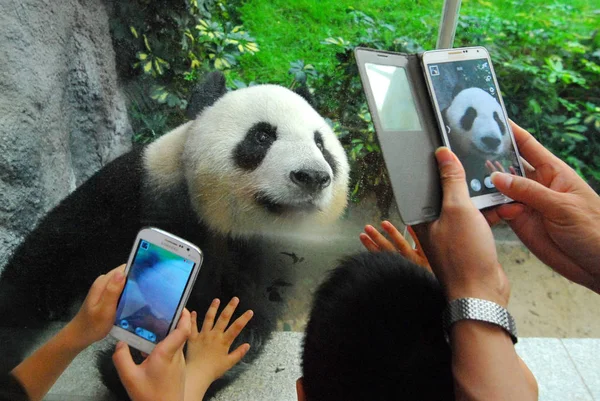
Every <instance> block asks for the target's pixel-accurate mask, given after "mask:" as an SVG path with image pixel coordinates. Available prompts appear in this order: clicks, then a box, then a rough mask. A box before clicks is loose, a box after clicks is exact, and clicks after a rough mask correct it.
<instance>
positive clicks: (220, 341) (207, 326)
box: [185, 297, 253, 401]
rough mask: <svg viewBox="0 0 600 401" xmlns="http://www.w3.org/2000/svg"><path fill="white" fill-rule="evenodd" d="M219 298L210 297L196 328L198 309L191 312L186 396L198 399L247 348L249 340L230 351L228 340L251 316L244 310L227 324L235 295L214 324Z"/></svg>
mask: <svg viewBox="0 0 600 401" xmlns="http://www.w3.org/2000/svg"><path fill="white" fill-rule="evenodd" d="M219 303H220V301H219V300H218V299H215V300H213V302H212V303H211V305H210V307H209V308H208V311H207V312H206V315H205V317H204V322H203V323H202V329H201V330H200V331H198V323H197V313H196V312H192V324H191V326H192V327H191V334H190V338H189V340H188V346H187V350H186V364H187V366H186V371H187V377H186V382H185V400H186V401H192V400H201V399H202V398H203V397H204V394H205V393H206V390H208V387H209V386H210V385H211V384H212V382H214V381H215V380H217V379H218V378H219V377H221V376H223V375H224V374H225V372H227V371H228V370H229V369H231V368H232V367H233V366H235V365H236V364H237V363H238V362H239V361H240V360H241V359H242V358H243V357H244V355H246V353H247V352H248V350H249V349H250V344H247V343H246V344H242V345H240V346H239V347H237V348H236V349H235V350H234V351H232V352H229V349H230V348H231V344H232V343H233V341H234V340H235V339H236V338H237V336H238V335H239V334H240V332H241V331H242V330H243V329H244V327H246V324H248V322H249V321H250V319H251V318H252V316H253V312H252V311H251V310H248V311H246V312H245V313H244V314H242V315H241V316H240V317H238V318H237V319H236V320H235V322H233V323H232V324H231V326H229V328H227V326H228V324H229V320H230V319H231V317H232V316H233V313H234V312H235V309H236V308H237V305H238V303H239V299H238V298H236V297H234V298H232V299H231V301H230V302H229V304H227V306H226V307H225V308H224V309H223V311H222V312H221V315H220V316H219V318H218V319H217V322H216V324H215V317H216V315H217V310H218V308H219Z"/></svg>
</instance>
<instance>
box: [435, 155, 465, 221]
mask: <svg viewBox="0 0 600 401" xmlns="http://www.w3.org/2000/svg"><path fill="white" fill-rule="evenodd" d="M435 158H436V160H437V163H438V168H439V170H440V180H441V184H442V193H443V195H442V213H443V211H444V209H447V208H453V207H456V206H459V205H468V204H471V203H470V202H471V200H470V198H469V190H468V188H467V181H466V178H465V169H464V168H463V166H462V164H461V163H460V161H459V160H458V158H457V157H456V155H455V154H454V153H452V151H451V150H450V149H448V148H447V147H445V146H442V147H440V148H438V149H437V150H436V151H435Z"/></svg>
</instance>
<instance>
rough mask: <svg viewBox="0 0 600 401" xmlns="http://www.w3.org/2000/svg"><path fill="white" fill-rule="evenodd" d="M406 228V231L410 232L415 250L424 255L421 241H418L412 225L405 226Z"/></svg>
mask: <svg viewBox="0 0 600 401" xmlns="http://www.w3.org/2000/svg"><path fill="white" fill-rule="evenodd" d="M406 229H407V230H408V233H409V234H410V236H411V238H412V239H413V241H415V245H416V248H417V252H419V254H420V255H423V256H425V252H423V247H422V246H421V242H420V241H419V237H418V236H417V234H416V233H415V230H413V228H412V226H406Z"/></svg>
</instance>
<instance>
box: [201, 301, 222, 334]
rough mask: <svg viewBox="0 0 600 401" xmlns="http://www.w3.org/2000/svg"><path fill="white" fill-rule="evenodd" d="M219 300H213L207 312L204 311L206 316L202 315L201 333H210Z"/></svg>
mask: <svg viewBox="0 0 600 401" xmlns="http://www.w3.org/2000/svg"><path fill="white" fill-rule="evenodd" d="M220 303H221V300H219V298H215V299H213V301H212V302H211V304H210V306H209V307H208V310H207V311H206V315H204V322H203V323H202V329H201V330H202V331H204V332H206V331H211V330H212V329H213V326H214V325H215V316H217V311H218V310H219V304H220Z"/></svg>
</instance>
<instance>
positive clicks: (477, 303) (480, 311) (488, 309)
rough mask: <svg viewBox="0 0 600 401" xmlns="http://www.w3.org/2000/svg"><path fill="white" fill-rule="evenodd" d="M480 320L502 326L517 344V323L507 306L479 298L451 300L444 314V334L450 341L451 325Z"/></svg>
mask: <svg viewBox="0 0 600 401" xmlns="http://www.w3.org/2000/svg"><path fill="white" fill-rule="evenodd" d="M465 319H469V320H479V321H482V322H487V323H492V324H495V325H497V326H500V327H502V328H503V329H504V330H505V331H506V332H507V333H508V334H509V335H510V338H511V340H512V342H513V344H516V343H517V341H518V339H517V325H516V324H515V319H514V318H513V317H512V316H511V314H510V313H509V312H508V311H507V310H506V308H504V307H502V306H500V305H498V304H497V303H495V302H492V301H487V300H485V299H479V298H458V299H455V300H453V301H451V302H450V303H449V304H448V306H447V307H446V309H445V310H444V313H443V316H442V323H443V327H444V334H445V335H446V340H447V341H449V332H450V327H451V326H452V325H453V324H454V323H456V322H458V321H459V320H465Z"/></svg>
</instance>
